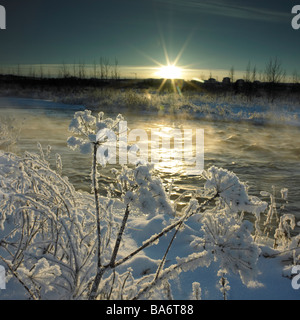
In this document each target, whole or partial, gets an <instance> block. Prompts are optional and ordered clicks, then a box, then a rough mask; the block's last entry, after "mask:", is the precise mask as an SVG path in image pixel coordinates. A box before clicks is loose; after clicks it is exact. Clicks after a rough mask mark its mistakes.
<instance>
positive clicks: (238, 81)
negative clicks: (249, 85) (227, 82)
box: [235, 79, 245, 87]
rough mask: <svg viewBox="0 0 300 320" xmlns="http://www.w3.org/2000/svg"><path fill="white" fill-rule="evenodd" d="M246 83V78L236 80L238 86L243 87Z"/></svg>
mask: <svg viewBox="0 0 300 320" xmlns="http://www.w3.org/2000/svg"><path fill="white" fill-rule="evenodd" d="M244 83H245V80H244V79H238V80H236V82H235V84H236V85H237V86H238V87H242V86H243V85H244Z"/></svg>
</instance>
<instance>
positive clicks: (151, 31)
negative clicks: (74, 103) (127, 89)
mask: <svg viewBox="0 0 300 320" xmlns="http://www.w3.org/2000/svg"><path fill="white" fill-rule="evenodd" d="M0 4H1V5H3V6H5V8H6V19H7V29H6V30H0V46H1V50H0V64H1V65H5V64H60V63H63V62H64V63H70V64H72V63H74V62H79V61H81V62H84V63H86V64H89V63H93V61H98V59H99V58H100V57H101V56H102V57H108V58H109V59H111V61H113V60H114V59H115V57H116V58H117V59H118V62H119V64H120V65H122V66H128V67H150V68H151V66H153V67H157V63H160V64H166V55H168V57H169V59H170V62H173V61H175V60H176V58H177V64H178V65H181V66H185V67H187V68H189V69H193V70H196V71H195V74H197V73H198V74H199V77H200V73H201V72H202V71H201V70H206V71H207V70H210V71H211V73H212V74H214V73H215V72H217V70H219V69H224V70H229V69H230V68H231V67H232V66H234V68H235V70H245V69H246V66H247V64H248V62H249V61H250V62H251V65H252V66H254V65H256V68H257V70H258V71H259V70H261V71H262V70H263V69H264V67H265V64H266V62H267V61H268V60H269V59H270V58H271V57H278V58H279V59H280V60H281V61H282V65H283V67H284V68H285V69H286V72H287V73H292V72H293V71H294V70H297V69H298V72H300V66H299V51H300V50H299V49H300V30H294V29H292V27H291V20H292V17H293V15H292V14H291V9H292V7H293V6H294V5H296V4H297V1H294V0H277V1H274V0H273V1H271V0H263V1H262V0H260V1H258V0H252V1H250V0H243V1H241V0H240V1H236V0H207V1H203V0H109V1H102V0H98V1H96V0H60V1H58V0H26V1H24V0H22V1H21V0H0ZM299 4H300V0H299ZM139 70H141V69H138V68H137V69H136V71H137V72H139ZM149 70H150V69H149Z"/></svg>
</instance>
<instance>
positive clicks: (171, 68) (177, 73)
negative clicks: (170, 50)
mask: <svg viewBox="0 0 300 320" xmlns="http://www.w3.org/2000/svg"><path fill="white" fill-rule="evenodd" d="M156 74H157V75H158V76H159V77H161V78H164V79H181V78H182V69H181V68H179V67H176V66H175V65H167V66H162V67H161V68H159V70H158V71H157V73H156Z"/></svg>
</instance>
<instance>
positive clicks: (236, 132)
mask: <svg viewBox="0 0 300 320" xmlns="http://www.w3.org/2000/svg"><path fill="white" fill-rule="evenodd" d="M0 100H1V99H0ZM3 105H5V103H4V102H3V100H1V101H0V107H2V108H1V109H0V112H1V113H0V116H1V117H4V116H10V117H14V125H15V126H16V127H19V126H21V128H22V130H21V135H20V139H19V141H18V144H17V149H16V152H17V153H22V152H24V151H25V150H28V151H34V152H36V151H37V148H36V145H37V142H40V143H41V144H42V146H44V147H45V148H46V147H47V145H51V146H52V151H53V155H55V153H60V154H61V156H62V159H63V173H64V174H65V175H67V176H68V177H69V179H70V180H71V182H72V183H74V184H75V186H76V187H77V188H80V189H83V190H86V191H88V190H90V175H89V174H90V172H89V170H90V164H91V159H90V157H88V156H85V155H81V154H79V153H78V152H74V151H72V150H70V149H68V147H67V144H66V140H67V138H68V137H69V135H70V134H69V132H68V130H67V128H68V126H69V123H70V120H71V118H72V117H73V114H74V112H75V111H77V110H79V109H80V108H82V107H78V106H75V107H70V108H69V106H68V107H66V106H64V105H63V107H62V106H60V107H57V106H56V107H55V108H54V107H53V104H52V103H49V104H48V105H47V106H46V107H45V106H43V108H38V107H37V105H38V102H36V104H34V107H30V105H31V104H30V102H28V101H27V103H26V106H25V107H24V105H21V106H19V105H18V101H17V100H14V103H13V105H11V106H10V108H3ZM107 116H109V115H107ZM114 116H115V115H114ZM126 120H127V121H128V127H129V128H130V129H131V130H132V129H143V130H146V132H147V133H148V137H150V136H151V130H154V129H155V130H159V133H160V138H165V139H166V141H169V143H170V146H171V150H172V149H173V151H172V152H173V153H172V154H170V157H169V156H166V153H165V151H166V150H164V148H163V147H162V145H161V146H160V147H161V155H162V161H160V162H159V163H158V164H157V165H156V166H155V168H156V169H157V170H158V171H159V174H160V176H161V177H162V178H163V179H164V181H165V182H166V183H169V182H171V181H172V180H174V185H175V188H174V193H175V194H181V193H182V192H183V191H186V190H194V189H196V188H198V187H199V177H198V176H189V175H187V174H186V162H185V161H183V160H182V159H181V160H180V159H178V155H177V156H176V152H177V151H178V150H176V148H174V146H175V144H174V139H173V140H172V138H170V136H171V135H172V133H173V132H174V130H175V129H179V130H181V132H183V130H184V129H192V130H193V132H195V130H196V129H204V166H205V168H208V167H209V166H211V165H217V166H220V167H224V168H226V169H229V170H232V171H234V172H235V173H236V174H237V175H238V176H239V178H240V179H241V180H242V181H247V182H248V184H249V186H250V190H249V193H250V194H254V195H259V192H260V191H261V190H265V191H269V192H271V191H272V186H273V185H275V186H276V189H277V190H278V192H280V189H281V188H288V189H289V206H288V208H289V210H290V211H291V212H292V213H294V214H295V215H296V216H298V217H299V212H300V211H299V208H300V201H299V199H300V183H299V182H300V147H299V145H300V143H299V142H300V134H299V133H300V132H299V127H296V126H290V127H289V126H278V125H276V126H275V125H274V126H271V125H264V126H263V125H260V126H258V125H254V124H252V123H242V122H240V123H236V122H222V121H216V122H214V121H207V120H206V121H204V120H202V121H201V120H178V119H177V120H174V119H172V118H170V117H167V116H162V117H159V118H158V117H157V116H150V115H144V116H143V115H136V114H127V115H126ZM140 143H143V141H140ZM144 143H145V142H144ZM53 158H54V157H53ZM169 158H170V159H169ZM109 169H110V168H109V166H108V167H107V168H105V170H103V171H102V172H103V174H104V176H105V177H102V183H103V186H104V184H105V183H107V182H109V180H107V179H108V178H106V176H108V177H109V176H110V172H109ZM103 193H104V191H103Z"/></svg>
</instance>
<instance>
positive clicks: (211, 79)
mask: <svg viewBox="0 0 300 320" xmlns="http://www.w3.org/2000/svg"><path fill="white" fill-rule="evenodd" d="M205 82H206V83H217V80H216V79H215V78H209V79H208V80H206V81H205Z"/></svg>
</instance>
